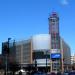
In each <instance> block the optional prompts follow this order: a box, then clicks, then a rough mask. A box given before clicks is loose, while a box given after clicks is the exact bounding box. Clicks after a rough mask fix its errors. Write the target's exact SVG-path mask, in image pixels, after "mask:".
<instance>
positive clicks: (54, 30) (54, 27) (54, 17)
mask: <svg viewBox="0 0 75 75" xmlns="http://www.w3.org/2000/svg"><path fill="white" fill-rule="evenodd" d="M49 34H51V49H60V37H59V17H58V14H57V13H56V12H53V13H52V14H51V15H50V17H49Z"/></svg>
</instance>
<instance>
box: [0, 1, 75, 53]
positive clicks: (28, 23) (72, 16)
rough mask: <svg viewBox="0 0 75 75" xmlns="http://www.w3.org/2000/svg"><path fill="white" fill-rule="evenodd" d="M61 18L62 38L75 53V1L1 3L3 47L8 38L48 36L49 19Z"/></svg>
mask: <svg viewBox="0 0 75 75" xmlns="http://www.w3.org/2000/svg"><path fill="white" fill-rule="evenodd" d="M52 11H56V12H57V13H58V14H59V17H60V21H59V24H60V35H61V37H62V38H64V40H65V41H66V42H67V43H68V44H69V46H70V47H71V51H72V54H74V53H75V31H74V30H75V0H0V46H1V43H2V41H6V40H7V38H8V37H11V38H12V39H16V40H22V39H27V38H29V37H30V36H32V35H35V34H42V33H48V31H49V30H48V27H49V26H48V17H49V15H50V13H52Z"/></svg>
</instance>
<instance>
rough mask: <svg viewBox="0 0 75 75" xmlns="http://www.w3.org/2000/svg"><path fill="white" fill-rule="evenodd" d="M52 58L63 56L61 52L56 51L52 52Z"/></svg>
mask: <svg viewBox="0 0 75 75" xmlns="http://www.w3.org/2000/svg"><path fill="white" fill-rule="evenodd" d="M51 58H52V59H53V58H54V59H56V58H61V54H60V53H54V54H51Z"/></svg>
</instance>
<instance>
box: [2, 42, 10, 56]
mask: <svg viewBox="0 0 75 75" xmlns="http://www.w3.org/2000/svg"><path fill="white" fill-rule="evenodd" d="M2 54H4V55H5V54H9V44H8V42H3V43H2Z"/></svg>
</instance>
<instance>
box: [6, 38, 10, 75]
mask: <svg viewBox="0 0 75 75" xmlns="http://www.w3.org/2000/svg"><path fill="white" fill-rule="evenodd" d="M10 39H11V38H8V42H7V47H6V48H7V49H6V48H5V49H6V54H5V57H6V75H7V71H8V55H9V41H10Z"/></svg>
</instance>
